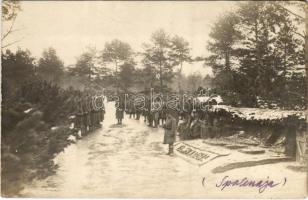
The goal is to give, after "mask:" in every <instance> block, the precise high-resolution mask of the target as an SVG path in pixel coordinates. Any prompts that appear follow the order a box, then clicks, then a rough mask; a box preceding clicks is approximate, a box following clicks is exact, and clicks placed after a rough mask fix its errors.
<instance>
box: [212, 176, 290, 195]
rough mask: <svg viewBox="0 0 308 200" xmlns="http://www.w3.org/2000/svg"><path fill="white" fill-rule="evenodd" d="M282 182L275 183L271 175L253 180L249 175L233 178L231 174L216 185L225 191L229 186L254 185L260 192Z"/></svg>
mask: <svg viewBox="0 0 308 200" xmlns="http://www.w3.org/2000/svg"><path fill="white" fill-rule="evenodd" d="M286 181H287V179H286V178H284V183H283V185H285V183H286ZM281 184H282V183H281V182H276V183H275V181H273V180H270V179H269V177H267V178H266V179H265V180H262V179H261V180H253V179H248V178H247V177H244V178H242V179H233V180H231V178H229V176H225V177H224V178H223V179H222V180H221V182H220V183H219V184H216V187H217V188H220V190H221V191H223V190H224V189H225V188H227V187H243V188H245V187H252V188H257V189H258V191H259V193H263V192H264V191H265V190H266V189H270V188H273V187H276V186H278V185H281Z"/></svg>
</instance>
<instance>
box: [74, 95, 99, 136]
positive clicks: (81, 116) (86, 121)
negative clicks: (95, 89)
mask: <svg viewBox="0 0 308 200" xmlns="http://www.w3.org/2000/svg"><path fill="white" fill-rule="evenodd" d="M76 110H77V112H76V115H75V123H74V125H75V127H74V128H76V129H77V130H80V133H81V135H85V134H87V133H88V132H91V131H93V130H95V129H97V128H100V127H101V126H102V124H101V122H103V121H104V116H105V106H104V98H103V97H102V96H96V95H91V94H86V95H84V96H82V95H80V96H78V97H77V99H76Z"/></svg>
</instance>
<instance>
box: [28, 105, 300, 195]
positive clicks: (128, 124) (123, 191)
mask: <svg viewBox="0 0 308 200" xmlns="http://www.w3.org/2000/svg"><path fill="white" fill-rule="evenodd" d="M115 123H116V120H115V109H114V103H112V102H111V103H108V104H107V105H106V116H105V121H104V124H103V128H101V129H99V130H97V131H95V132H93V133H90V134H89V135H87V136H85V137H84V138H83V139H81V140H78V141H77V142H76V143H75V144H72V145H70V146H69V147H67V148H66V149H65V150H64V152H63V153H60V154H59V155H58V156H57V157H56V158H55V162H56V163H57V164H58V165H59V168H58V170H57V172H56V174H55V175H52V176H50V177H48V178H47V179H45V180H41V181H34V182H33V183H32V184H31V185H29V186H27V187H26V188H25V189H24V190H23V192H22V196H24V197H80V198H81V197H93V198H94V197H97V198H98V197H101V198H102V197H131V198H138V197H144V198H146V197H147V198H150V197H151V198H231V197H232V198H236V197H241V198H274V197H284V198H288V197H289V198H291V197H292V198H295V197H303V196H304V194H305V193H306V190H305V186H306V175H305V173H304V172H295V171H292V170H290V169H288V168H287V166H289V165H294V164H296V163H294V162H280V163H276V164H267V165H258V166H254V167H244V168H235V169H232V170H227V171H225V170H220V171H223V172H220V173H218V172H217V173H214V170H215V169H217V168H219V167H223V166H226V165H228V164H230V163H235V162H243V161H258V160H262V159H269V158H273V156H274V154H269V153H267V154H260V155H248V154H244V153H241V152H239V151H237V150H231V149H226V148H224V147H220V146H213V145H209V144H205V143H204V142H203V141H202V140H191V141H184V142H185V143H188V144H190V145H193V146H195V147H198V148H200V149H206V150H210V151H213V152H216V153H218V154H228V156H222V157H218V158H215V159H214V160H212V161H210V162H208V163H206V164H204V165H202V166H198V165H195V164H192V163H190V162H187V161H186V160H185V159H183V158H181V157H180V156H178V155H175V156H173V157H170V156H167V155H165V153H166V152H167V146H166V145H163V144H162V141H163V130H162V129H161V128H159V129H154V128H150V127H147V126H146V125H145V124H144V122H143V118H142V117H141V119H140V120H139V121H137V120H134V119H129V118H128V116H125V119H124V124H123V125H122V126H118V125H114V124H115ZM220 169H223V168H220ZM218 171H219V170H218ZM225 176H229V177H230V178H231V179H241V178H244V177H247V178H249V179H255V180H260V179H264V180H266V179H267V177H269V178H270V179H271V180H274V181H275V182H282V181H284V178H286V179H287V181H286V183H285V185H283V186H282V185H279V186H277V187H274V188H271V189H266V190H265V191H264V192H263V193H259V192H258V189H257V188H248V187H228V188H225V189H224V190H223V191H221V188H218V187H216V184H217V185H219V184H220V182H221V180H222V179H223V178H224V177H225ZM202 183H203V184H202Z"/></svg>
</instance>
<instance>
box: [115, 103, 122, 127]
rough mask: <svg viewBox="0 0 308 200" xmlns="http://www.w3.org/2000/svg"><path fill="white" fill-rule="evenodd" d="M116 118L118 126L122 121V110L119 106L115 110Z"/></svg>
mask: <svg viewBox="0 0 308 200" xmlns="http://www.w3.org/2000/svg"><path fill="white" fill-rule="evenodd" d="M116 118H117V120H118V124H122V120H123V118H124V109H123V107H122V106H121V105H119V106H117V108H116Z"/></svg>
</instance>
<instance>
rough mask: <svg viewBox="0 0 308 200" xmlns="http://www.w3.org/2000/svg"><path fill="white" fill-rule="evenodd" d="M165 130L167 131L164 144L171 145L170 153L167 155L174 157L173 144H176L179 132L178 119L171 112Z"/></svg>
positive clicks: (164, 126)
mask: <svg viewBox="0 0 308 200" xmlns="http://www.w3.org/2000/svg"><path fill="white" fill-rule="evenodd" d="M163 128H164V129H165V134H164V142H163V143H164V144H168V145H169V151H168V153H167V155H173V144H174V142H175V136H176V132H177V120H176V117H175V116H174V115H173V114H171V112H168V114H167V119H166V123H165V124H164V125H163Z"/></svg>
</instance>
